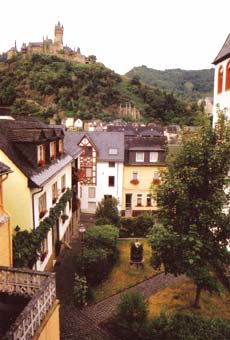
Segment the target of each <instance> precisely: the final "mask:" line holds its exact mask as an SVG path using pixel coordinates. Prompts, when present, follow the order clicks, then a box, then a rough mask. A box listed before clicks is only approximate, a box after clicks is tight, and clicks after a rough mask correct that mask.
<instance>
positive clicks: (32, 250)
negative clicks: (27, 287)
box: [13, 188, 73, 268]
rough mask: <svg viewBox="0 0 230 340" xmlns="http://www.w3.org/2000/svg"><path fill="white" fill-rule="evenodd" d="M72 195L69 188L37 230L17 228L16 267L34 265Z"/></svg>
mask: <svg viewBox="0 0 230 340" xmlns="http://www.w3.org/2000/svg"><path fill="white" fill-rule="evenodd" d="M72 195H73V193H72V190H70V189H69V188H68V189H67V190H66V192H65V193H64V194H63V195H62V197H61V198H60V200H59V202H58V203H57V204H56V205H55V207H53V208H50V211H49V216H47V217H46V218H45V219H44V220H43V221H41V222H40V224H39V226H38V227H37V228H36V229H35V230H32V231H28V230H22V231H21V230H20V227H18V226H17V227H16V228H15V232H16V233H15V235H14V236H13V262H14V267H28V268H32V267H33V265H34V263H35V262H36V261H37V259H38V258H39V257H40V255H41V243H42V241H43V240H44V239H45V238H46V236H47V233H48V231H49V230H50V229H51V228H52V227H53V226H54V225H55V223H56V221H57V219H58V218H59V217H60V215H61V213H62V212H63V211H64V209H65V207H66V205H67V202H68V201H70V200H71V198H72Z"/></svg>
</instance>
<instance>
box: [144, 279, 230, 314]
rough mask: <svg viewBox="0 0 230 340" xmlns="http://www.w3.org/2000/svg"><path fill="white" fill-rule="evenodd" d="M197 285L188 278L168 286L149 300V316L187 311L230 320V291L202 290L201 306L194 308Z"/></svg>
mask: <svg viewBox="0 0 230 340" xmlns="http://www.w3.org/2000/svg"><path fill="white" fill-rule="evenodd" d="M195 290H196V287H195V285H194V284H193V283H192V281H191V280H190V279H188V278H186V279H182V280H180V281H178V282H177V283H176V284H175V285H173V286H171V287H167V288H165V289H163V290H161V291H159V292H158V293H157V294H154V295H152V296H151V297H150V298H149V300H148V309H149V318H152V317H155V316H158V315H159V314H160V313H161V311H164V312H165V313H166V314H167V315H171V314H172V313H174V312H179V311H187V312H190V313H194V314H197V315H200V316H203V317H208V318H213V317H221V318H224V319H227V320H230V313H229V310H230V307H229V306H230V293H229V292H226V291H225V290H223V291H222V292H221V293H220V294H216V293H215V294H214V293H213V294H210V293H208V292H206V291H202V292H201V298H200V308H199V309H197V308H194V307H193V303H194V299H195Z"/></svg>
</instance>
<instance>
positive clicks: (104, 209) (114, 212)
mask: <svg viewBox="0 0 230 340" xmlns="http://www.w3.org/2000/svg"><path fill="white" fill-rule="evenodd" d="M117 206H118V200H117V199H116V198H115V197H112V198H111V199H104V198H103V199H102V200H101V202H99V203H98V206H97V209H96V212H95V216H96V224H97V225H99V224H101V221H102V220H101V219H104V221H105V222H106V223H107V224H112V225H114V226H119V224H120V216H119V211H118V208H117Z"/></svg>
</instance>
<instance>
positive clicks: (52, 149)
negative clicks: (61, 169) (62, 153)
mask: <svg viewBox="0 0 230 340" xmlns="http://www.w3.org/2000/svg"><path fill="white" fill-rule="evenodd" d="M50 158H51V159H55V158H56V142H51V143H50Z"/></svg>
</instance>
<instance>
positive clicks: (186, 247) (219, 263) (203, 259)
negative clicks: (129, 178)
mask: <svg viewBox="0 0 230 340" xmlns="http://www.w3.org/2000/svg"><path fill="white" fill-rule="evenodd" d="M229 168H230V124H229V122H227V121H226V119H225V118H224V115H221V118H220V120H219V122H218V124H217V125H216V127H215V128H214V129H212V128H211V125H210V124H208V123H207V124H206V126H204V127H202V128H201V129H200V131H199V133H198V134H196V135H194V136H193V137H191V138H190V139H189V140H187V141H183V146H182V149H181V150H180V152H179V153H178V154H177V155H176V156H175V159H174V161H173V162H169V166H168V172H167V174H166V175H165V180H164V183H163V184H162V185H161V186H160V187H159V189H158V193H157V197H158V206H159V209H160V211H159V215H160V219H161V223H162V225H158V226H156V227H155V228H154V229H153V231H152V234H151V236H150V243H151V246H152V248H153V249H154V255H153V257H152V264H153V266H154V267H155V268H159V267H160V265H161V264H162V263H163V264H164V267H165V271H166V273H172V274H174V275H179V274H186V275H187V276H188V277H190V278H191V279H192V280H193V281H194V283H195V284H196V287H197V288H196V297H195V303H194V305H195V306H196V307H199V299H200V293H201V291H202V290H203V289H205V290H208V291H214V290H218V283H219V281H220V279H223V278H225V276H224V275H223V273H224V272H225V268H226V267H225V266H226V265H227V264H229V263H230V256H229V252H228V251H227V244H228V239H230V216H229V214H226V213H224V211H223V207H224V206H226V204H227V203H228V196H229V195H228V193H227V190H226V177H227V173H228V170H229ZM223 188H225V190H223ZM222 281H223V280H222ZM226 282H227V281H225V283H226ZM228 288H229V285H228Z"/></svg>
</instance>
